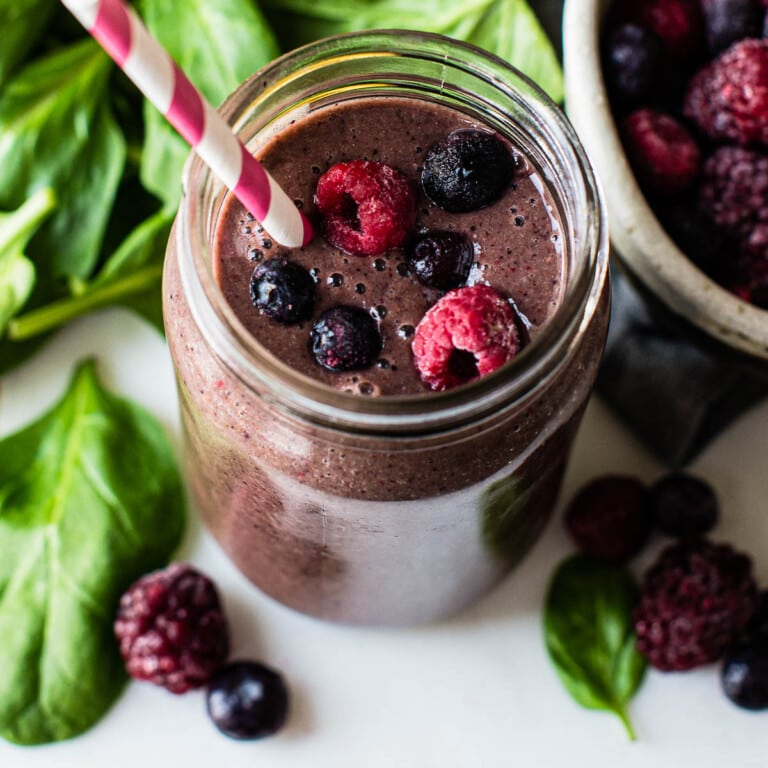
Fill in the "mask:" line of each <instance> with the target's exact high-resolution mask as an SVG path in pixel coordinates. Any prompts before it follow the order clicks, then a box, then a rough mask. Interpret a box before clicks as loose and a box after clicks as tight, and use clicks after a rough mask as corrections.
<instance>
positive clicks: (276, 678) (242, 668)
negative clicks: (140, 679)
mask: <svg viewBox="0 0 768 768" xmlns="http://www.w3.org/2000/svg"><path fill="white" fill-rule="evenodd" d="M288 699H289V697H288V689H287V688H286V686H285V683H284V682H283V678H282V677H281V676H280V675H279V674H278V673H277V672H275V671H273V670H271V669H269V668H268V667H265V666H264V665H263V664H258V663H256V662H255V661H237V662H233V663H231V664H227V666H226V667H224V668H223V669H221V670H220V671H219V672H217V673H216V675H214V677H213V678H212V679H211V681H210V683H209V684H208V692H207V696H206V706H207V709H208V715H209V716H210V718H211V720H213V723H214V725H215V726H216V727H217V728H218V729H219V730H220V731H221V732H222V733H223V734H225V735H226V736H229V737H231V738H233V739H260V738H263V737H264V736H271V735H272V734H274V733H277V732H278V731H279V730H280V729H281V728H282V727H283V724H284V723H285V719H286V716H287V715H288Z"/></svg>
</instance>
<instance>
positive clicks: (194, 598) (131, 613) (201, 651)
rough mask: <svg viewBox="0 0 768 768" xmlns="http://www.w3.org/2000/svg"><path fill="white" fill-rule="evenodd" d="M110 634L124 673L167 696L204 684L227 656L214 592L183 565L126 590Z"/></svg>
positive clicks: (223, 623) (204, 578)
mask: <svg viewBox="0 0 768 768" xmlns="http://www.w3.org/2000/svg"><path fill="white" fill-rule="evenodd" d="M115 635H116V636H117V640H118V642H119V644H120V653H121V654H122V656H123V659H124V660H125V665H126V668H127V670H128V674H129V675H131V677H134V678H136V679H137V680H148V681H149V682H152V683H155V685H161V686H163V687H164V688H167V689H168V690H169V691H171V693H185V692H186V691H188V690H189V689H190V688H197V687H199V686H201V685H204V684H205V683H206V682H207V681H208V680H209V678H210V677H211V675H213V673H214V672H216V670H218V669H219V668H220V667H221V665H222V664H223V663H224V661H225V660H226V658H227V654H228V653H229V631H228V629H227V623H226V619H225V618H224V613H223V611H222V608H221V603H220V601H219V595H218V593H217V592H216V587H215V586H214V585H213V583H212V582H211V581H210V579H208V577H207V576H205V575H203V574H202V573H200V572H199V571H197V570H196V569H195V568H193V567H192V566H191V565H187V564H185V563H174V564H173V565H170V566H168V568H166V569H165V570H162V571H155V572H153V573H150V574H147V575H146V576H144V577H143V578H141V579H139V580H138V581H137V582H136V583H135V584H133V586H131V587H130V588H129V589H128V591H127V592H126V593H125V594H124V595H123V596H122V598H121V599H120V607H119V609H118V613H117V619H116V620H115Z"/></svg>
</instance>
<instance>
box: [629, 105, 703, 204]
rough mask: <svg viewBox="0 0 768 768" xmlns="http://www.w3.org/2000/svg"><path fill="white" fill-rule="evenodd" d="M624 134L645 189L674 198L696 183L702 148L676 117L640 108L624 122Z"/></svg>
mask: <svg viewBox="0 0 768 768" xmlns="http://www.w3.org/2000/svg"><path fill="white" fill-rule="evenodd" d="M621 134H622V138H623V140H624V148H625V149H626V152H627V156H628V158H629V162H630V164H631V165H632V168H633V170H634V171H635V174H636V175H637V178H638V181H639V182H640V183H641V185H643V186H644V187H646V188H648V189H649V190H651V191H653V192H657V193H660V194H667V195H671V194H676V193H678V192H682V191H683V190H685V189H687V188H688V187H689V186H690V185H691V184H693V182H694V181H695V180H696V176H697V175H698V172H699V149H698V147H697V146H696V142H695V141H694V140H693V138H692V137H691V135H690V134H689V133H688V131H686V130H685V128H683V126H682V125H680V123H678V122H677V120H675V118H673V117H671V116H670V115H665V114H664V113H662V112H657V111H656V110H653V109H638V110H635V111H634V112H632V113H631V114H630V115H628V116H627V117H626V118H625V119H624V121H623V122H622V125H621Z"/></svg>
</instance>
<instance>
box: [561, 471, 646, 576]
mask: <svg viewBox="0 0 768 768" xmlns="http://www.w3.org/2000/svg"><path fill="white" fill-rule="evenodd" d="M565 527H566V528H567V530H568V532H569V533H570V534H571V537H572V538H573V540H574V542H575V543H576V546H577V547H578V548H579V549H580V550H581V551H582V552H584V553H585V554H587V555H590V556H592V557H595V558H598V559H599V560H604V561H607V562H610V563H617V564H618V563H625V562H627V560H629V559H630V558H631V557H633V556H634V555H636V554H637V553H638V552H639V551H640V550H641V549H642V548H643V545H644V544H645V542H646V541H647V540H648V535H649V533H650V530H651V523H650V518H649V517H648V510H647V490H646V487H645V484H644V483H643V482H641V481H640V480H638V479H637V478H635V477H631V476H628V475H604V476H603V477H598V478H596V479H595V480H592V481H591V482H590V483H588V484H587V485H585V486H584V487H583V488H582V489H581V490H580V491H579V492H578V493H577V494H576V496H575V497H574V498H573V500H572V501H571V503H570V504H569V505H568V508H567V510H566V513H565Z"/></svg>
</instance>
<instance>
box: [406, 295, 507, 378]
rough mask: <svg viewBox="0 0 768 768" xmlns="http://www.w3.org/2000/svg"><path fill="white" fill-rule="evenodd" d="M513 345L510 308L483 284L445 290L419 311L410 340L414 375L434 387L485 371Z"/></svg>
mask: <svg viewBox="0 0 768 768" xmlns="http://www.w3.org/2000/svg"><path fill="white" fill-rule="evenodd" d="M519 349H520V336H519V334H518V331H517V325H516V314H515V311H514V310H513V309H512V307H511V306H510V304H509V302H508V301H507V300H506V299H505V298H504V297H503V296H501V294H499V293H498V292H497V291H496V290H494V289H493V288H491V287H490V286H488V285H471V286H465V287H463V288H457V289H455V290H453V291H450V292H449V293H446V294H445V296H443V297H442V298H441V299H440V300H439V301H438V302H437V303H436V304H435V305H434V306H433V307H432V308H431V309H430V310H429V311H428V312H427V314H426V315H424V317H423V318H422V320H421V322H420V323H419V325H418V327H417V328H416V334H415V336H414V339H413V354H414V357H415V359H416V368H417V370H418V372H419V376H421V380H422V381H423V382H424V383H425V384H428V385H429V386H430V387H431V388H432V389H434V390H444V389H450V388H451V387H456V386H458V385H460V384H466V383H467V382H469V381H472V380H474V379H477V378H479V377H480V376H485V375H487V374H489V373H491V372H492V371H495V370H496V369H497V368H499V367H500V366H502V365H504V363H506V362H507V361H509V360H511V359H512V358H513V357H514V356H515V355H516V354H517V352H518V350H519Z"/></svg>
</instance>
